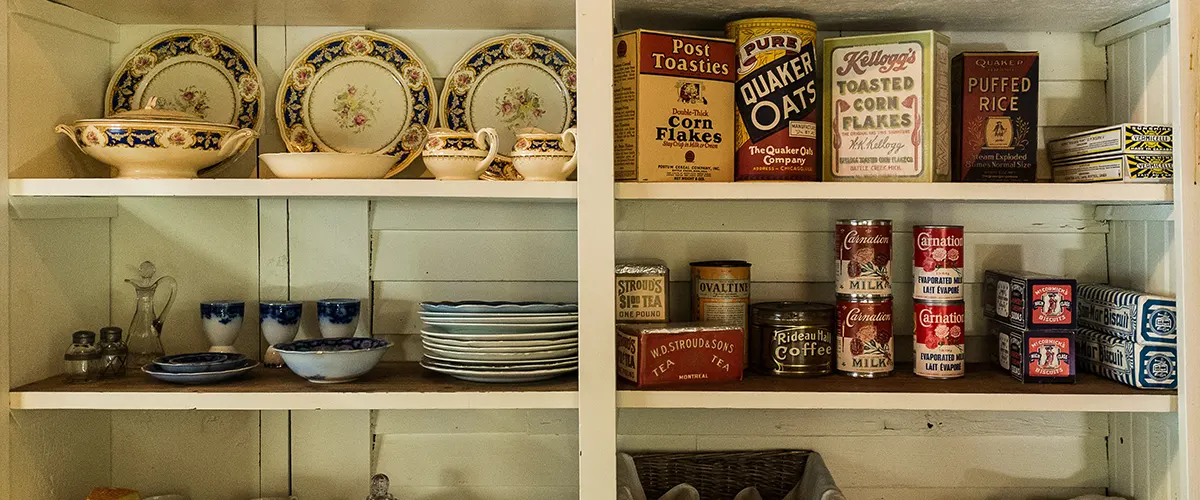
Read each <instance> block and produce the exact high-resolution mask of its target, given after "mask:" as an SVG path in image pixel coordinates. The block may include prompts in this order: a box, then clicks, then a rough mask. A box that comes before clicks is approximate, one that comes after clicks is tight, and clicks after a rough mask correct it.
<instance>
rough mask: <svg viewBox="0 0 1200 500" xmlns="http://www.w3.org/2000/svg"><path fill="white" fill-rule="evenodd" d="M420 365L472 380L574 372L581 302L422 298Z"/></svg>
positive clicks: (495, 380) (518, 379)
mask: <svg viewBox="0 0 1200 500" xmlns="http://www.w3.org/2000/svg"><path fill="white" fill-rule="evenodd" d="M420 307H421V311H420V315H421V320H422V321H424V322H425V328H424V329H422V330H421V343H422V345H423V346H424V348H425V357H424V359H422V360H421V366H424V367H425V368H427V369H430V370H433V371H435V372H439V373H445V374H447V375H450V376H452V377H456V378H460V379H463V380H470V381H472V382H493V383H517V382H533V381H537V380H546V379H550V378H554V377H557V376H559V375H564V374H567V373H571V372H574V371H575V370H576V369H577V368H578V365H579V306H578V305H577V304H565V303H545V302H478V301H467V302H422V303H421V306H420Z"/></svg>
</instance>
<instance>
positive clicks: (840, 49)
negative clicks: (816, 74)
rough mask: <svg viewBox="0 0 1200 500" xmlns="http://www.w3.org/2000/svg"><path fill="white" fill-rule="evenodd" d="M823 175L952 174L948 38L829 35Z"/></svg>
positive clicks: (941, 178)
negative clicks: (841, 36) (832, 36)
mask: <svg viewBox="0 0 1200 500" xmlns="http://www.w3.org/2000/svg"><path fill="white" fill-rule="evenodd" d="M824 46H825V48H824V50H825V71H824V80H825V82H824V90H825V94H824V99H825V115H824V117H823V120H824V122H825V127H824V129H822V132H823V137H824V139H823V140H822V144H823V146H824V149H823V152H822V153H821V155H822V156H823V157H824V159H825V161H824V162H822V164H823V165H824V172H825V180H827V181H876V182H878V181H885V180H886V181H908V182H945V181H949V180H950V135H951V134H950V125H951V120H950V39H949V38H947V37H946V36H945V35H942V34H939V33H937V32H935V31H919V32H913V33H889V34H884V35H866V36H852V37H845V38H826V39H825V43H824Z"/></svg>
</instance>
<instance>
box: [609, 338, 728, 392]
mask: <svg viewBox="0 0 1200 500" xmlns="http://www.w3.org/2000/svg"><path fill="white" fill-rule="evenodd" d="M745 350H746V345H745V336H744V335H743V333H742V329H741V327H738V326H730V325H721V324H713V323H660V324H655V325H630V324H621V325H617V375H619V376H620V377H621V378H624V379H626V380H628V381H630V382H633V383H635V384H637V386H638V387H650V386H659V385H670V384H697V383H700V384H703V383H716V382H729V381H733V380H741V379H742V368H743V364H742V360H743V359H745Z"/></svg>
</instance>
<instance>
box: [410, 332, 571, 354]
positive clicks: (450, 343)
mask: <svg viewBox="0 0 1200 500" xmlns="http://www.w3.org/2000/svg"><path fill="white" fill-rule="evenodd" d="M421 342H422V343H424V344H430V345H433V346H435V347H438V348H440V349H450V350H478V351H484V352H529V351H554V350H558V349H568V348H571V347H578V346H579V338H577V337H573V336H572V337H568V338H563V339H554V340H453V339H444V338H438V337H430V336H428V335H423V336H421Z"/></svg>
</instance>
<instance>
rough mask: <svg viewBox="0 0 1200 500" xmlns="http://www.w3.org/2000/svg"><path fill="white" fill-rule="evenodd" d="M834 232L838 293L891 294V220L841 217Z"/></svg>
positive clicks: (836, 286) (835, 271)
mask: <svg viewBox="0 0 1200 500" xmlns="http://www.w3.org/2000/svg"><path fill="white" fill-rule="evenodd" d="M834 234H835V240H834V244H836V245H837V248H835V249H834V255H836V256H837V262H836V265H837V268H836V269H835V270H834V276H835V280H836V281H837V284H836V285H835V288H836V289H837V293H839V294H845V295H863V296H867V295H874V296H891V295H892V221H890V220H883V219H879V220H872V219H843V220H839V221H837V228H836V231H835V233H834Z"/></svg>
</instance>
